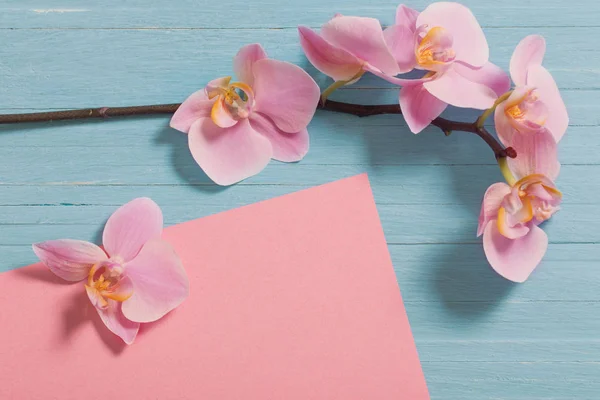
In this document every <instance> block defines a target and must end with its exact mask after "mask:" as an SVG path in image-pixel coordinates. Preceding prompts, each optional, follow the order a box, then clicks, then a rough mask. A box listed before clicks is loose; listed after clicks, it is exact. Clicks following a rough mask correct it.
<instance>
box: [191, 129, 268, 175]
mask: <svg viewBox="0 0 600 400" xmlns="http://www.w3.org/2000/svg"><path fill="white" fill-rule="evenodd" d="M188 143H189V146H190V151H191V153H192V156H193V157H194V159H195V160H196V162H197V163H198V165H200V168H202V169H203V170H204V172H205V173H206V175H208V177H209V178H210V179H212V180H213V181H215V182H216V183H217V184H219V185H232V184H234V183H236V182H239V181H241V180H243V179H246V178H248V177H250V176H252V175H256V174H258V173H259V172H260V171H262V170H263V168H264V167H266V166H267V164H268V163H269V160H270V159H271V156H272V155H273V149H272V147H271V143H270V142H269V140H268V139H267V138H265V137H264V136H262V135H260V134H259V133H257V132H256V131H255V130H254V129H252V127H251V126H250V123H249V122H248V120H247V119H242V120H240V121H239V123H238V124H237V125H235V126H233V127H231V128H226V129H223V128H219V127H218V126H217V125H215V124H214V123H213V122H212V120H211V119H210V118H201V119H199V120H198V121H196V122H195V123H194V125H192V128H191V129H190V134H189V135H188Z"/></svg>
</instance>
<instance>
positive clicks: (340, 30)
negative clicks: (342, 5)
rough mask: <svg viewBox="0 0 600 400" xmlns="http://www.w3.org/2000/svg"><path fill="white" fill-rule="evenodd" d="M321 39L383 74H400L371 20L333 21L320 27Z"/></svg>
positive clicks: (373, 19) (377, 23)
mask: <svg viewBox="0 0 600 400" xmlns="http://www.w3.org/2000/svg"><path fill="white" fill-rule="evenodd" d="M321 36H322V37H323V39H325V40H327V41H328V42H329V43H331V44H332V45H334V46H336V47H339V48H341V49H343V50H346V51H347V52H349V53H350V54H353V55H355V56H356V57H358V58H359V59H361V60H363V61H366V62H368V63H369V64H371V65H373V66H374V67H375V68H377V69H379V70H380V71H382V72H383V73H384V74H388V75H392V76H393V75H397V74H399V73H400V70H399V68H398V64H397V63H396V59H395V58H394V56H393V55H392V53H391V52H390V50H389V49H388V47H387V45H386V43H385V39H384V37H383V30H382V29H381V24H380V23H379V21H378V20H376V19H375V18H364V17H347V16H340V17H336V18H333V19H331V20H330V21H329V22H327V23H326V24H325V25H323V27H322V28H321Z"/></svg>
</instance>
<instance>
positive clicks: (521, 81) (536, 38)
mask: <svg viewBox="0 0 600 400" xmlns="http://www.w3.org/2000/svg"><path fill="white" fill-rule="evenodd" d="M545 53H546V40H545V39H544V37H543V36H540V35H529V36H527V37H526V38H524V39H523V40H521V41H520V42H519V44H518V45H517V47H516V48H515V51H514V52H513V55H512V57H511V59H510V76H511V78H512V80H513V82H514V83H515V85H517V86H525V85H526V84H527V70H528V69H529V67H530V66H533V65H542V61H543V60H544V54H545Z"/></svg>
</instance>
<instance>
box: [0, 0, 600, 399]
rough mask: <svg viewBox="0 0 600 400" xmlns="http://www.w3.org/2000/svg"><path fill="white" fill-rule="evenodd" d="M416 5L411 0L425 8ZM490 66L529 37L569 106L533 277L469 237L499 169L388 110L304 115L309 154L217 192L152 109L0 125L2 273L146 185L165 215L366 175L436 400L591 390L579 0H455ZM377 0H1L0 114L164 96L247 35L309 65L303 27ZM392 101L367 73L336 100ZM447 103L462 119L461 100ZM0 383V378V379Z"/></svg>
mask: <svg viewBox="0 0 600 400" xmlns="http://www.w3.org/2000/svg"><path fill="white" fill-rule="evenodd" d="M427 3H428V2H427V1H423V0H416V1H413V2H411V3H410V4H409V5H411V6H413V7H415V8H423V7H424V6H425V5H426V4H427ZM464 3H465V4H466V5H468V6H470V7H471V8H472V9H473V11H474V13H475V14H476V15H477V17H478V18H479V20H480V21H481V23H482V25H483V26H484V30H485V32H486V34H487V37H488V40H489V43H490V46H491V57H492V61H494V62H496V63H497V64H499V65H500V66H502V67H504V68H506V67H507V66H508V60H509V58H510V55H511V53H512V50H513V48H514V46H515V45H516V43H517V42H518V41H519V40H520V39H521V38H522V37H524V36H525V35H528V34H531V33H540V34H543V35H545V36H546V38H547V40H548V52H547V56H546V60H545V65H546V66H547V67H548V69H549V70H550V71H551V72H552V73H553V74H554V76H555V78H556V80H557V82H558V85H559V87H560V88H561V89H562V93H563V97H564V98H565V101H566V103H567V107H568V109H569V112H570V116H571V124H570V128H569V131H568V133H567V135H566V137H565V139H564V140H563V141H562V142H561V144H560V157H561V161H562V164H563V168H562V172H561V177H560V179H559V185H560V187H561V189H562V190H563V192H564V193H565V201H564V206H563V209H562V210H561V211H560V212H559V213H558V214H557V215H556V216H555V217H554V218H553V219H552V221H550V222H549V223H547V224H546V226H545V229H546V231H547V232H548V235H549V237H550V241H551V244H550V246H549V250H548V253H547V255H546V257H545V259H544V261H543V263H542V265H541V266H540V267H539V268H538V270H537V271H536V272H535V273H534V275H533V276H532V277H531V279H530V280H529V281H528V282H527V283H526V284H523V285H515V284H511V283H509V282H506V281H504V280H503V279H501V278H499V277H498V276H496V275H495V274H494V273H493V272H492V271H491V269H490V268H489V266H488V265H487V263H486V261H485V258H484V255H483V251H482V248H481V243H480V240H479V239H477V238H476V237H475V230H476V224H477V215H478V213H479V203H480V200H481V197H482V195H483V192H484V191H485V189H486V188H487V186H488V185H489V184H491V183H493V182H495V181H499V180H500V179H501V176H500V173H499V172H498V169H497V167H496V166H495V163H494V160H493V156H492V154H491V152H490V150H489V149H488V148H487V147H486V146H485V145H484V144H483V142H482V141H481V140H480V139H479V138H477V137H475V136H472V135H470V134H468V133H461V132H457V133H455V134H453V135H451V136H450V137H444V135H443V134H441V132H439V131H438V130H436V129H433V128H430V129H427V130H425V131H424V132H423V133H422V134H420V135H418V136H415V135H413V134H411V133H410V132H409V131H408V129H407V128H406V126H405V125H404V123H403V121H402V119H401V118H400V117H398V116H380V117H370V118H364V119H357V118H355V117H352V116H347V115H336V114H330V113H325V112H319V113H317V115H316V117H315V119H314V121H313V122H312V124H311V126H310V133H311V151H310V153H309V154H308V156H307V157H306V158H305V160H303V161H302V162H301V163H299V164H280V163H276V162H272V163H271V164H270V165H269V166H268V167H267V169H266V170H265V171H264V172H263V173H261V174H260V175H258V176H256V177H254V178H251V179H248V180H247V181H244V182H243V183H241V184H239V185H236V186H233V187H230V188H220V187H217V186H215V185H213V184H211V182H210V181H209V180H208V179H207V178H206V176H204V175H203V173H202V172H201V170H200V169H199V168H198V167H197V166H196V164H195V163H194V162H193V159H192V157H191V156H190V154H189V152H188V149H187V141H186V137H185V135H183V134H181V133H178V132H176V131H174V130H171V129H169V128H168V118H167V117H148V118H129V119H113V120H108V121H95V122H86V123H83V122H70V123H46V124H37V125H22V126H0V160H2V161H1V162H0V255H1V257H0V260H1V261H0V271H6V270H9V269H13V268H18V267H20V266H24V265H27V264H30V263H32V262H34V261H35V257H34V255H33V253H32V252H31V250H30V244H31V243H32V242H35V241H41V240H47V239H52V238H61V237H74V238H80V239H87V240H94V241H97V240H98V237H99V232H101V228H102V224H103V222H104V220H105V219H106V218H107V217H108V216H109V215H110V213H111V212H112V211H113V210H114V209H115V207H117V206H118V205H120V204H122V203H124V202H126V201H128V200H130V199H132V198H134V197H137V196H150V197H152V198H154V199H155V200H156V201H157V202H158V203H159V204H160V205H161V207H162V208H163V211H164V214H165V221H166V223H167V224H175V223H178V222H182V221H185V220H188V219H192V218H197V217H202V216H205V215H209V214H213V213H216V212H220V211H224V210H228V209H231V208H234V207H238V206H241V205H244V204H250V203H253V202H256V201H260V200H263V199H268V198H272V197H275V196H278V195H282V194H285V193H290V192H293V191H296V190H299V189H302V188H306V187H310V186H313V185H316V184H320V183H325V182H329V181H332V180H336V179H339V178H343V177H346V176H351V175H354V174H357V173H361V172H368V173H369V176H370V179H371V183H372V186H373V190H374V193H375V198H376V201H377V204H378V209H379V212H380V216H381V219H382V223H383V226H384V230H385V233H386V237H387V239H388V242H389V248H390V252H391V254H392V258H393V260H394V264H395V268H396V272H397V277H398V282H399V284H400V287H401V290H402V293H403V297H404V300H405V302H406V307H407V311H408V315H409V318H410V321H411V324H412V329H413V332H414V335H415V339H416V342H417V347H418V349H419V353H420V355H421V359H422V362H423V368H424V371H425V375H426V378H427V381H428V384H429V387H430V391H431V395H432V399H439V400H442V399H443V400H483V399H495V400H498V399H506V400H509V399H510V400H517V399H518V400H536V399H554V400H573V399H578V400H579V399H598V398H600V283H599V279H598V277H599V274H600V271H599V269H598V268H599V267H600V216H599V215H598V200H597V196H598V195H599V194H600V129H599V125H600V101H599V100H600V53H599V52H598V48H597V40H596V38H597V37H599V36H600V25H599V24H598V15H599V14H600V5H599V3H597V2H595V1H592V0H577V1H575V2H570V3H568V2H565V1H564V0H531V1H522V0H504V1H502V2H496V1H487V0H486V1H482V0H469V1H464ZM395 6H396V3H394V2H392V1H386V0H371V1H368V2H365V1H363V2H360V1H356V0H352V1H349V0H344V1H342V0H304V1H302V2H283V1H280V0H260V1H256V2H248V1H243V0H230V1H227V2H214V1H211V2H208V1H204V0H173V1H168V2H167V1H158V0H105V1H103V2H96V1H91V0H70V1H66V0H62V1H56V0H53V1H50V0H14V1H13V0H3V1H1V2H0V39H1V40H0V112H28V111H37V110H49V109H64V108H79V107H91V106H95V107H100V106H119V105H134V104H151V103H163V102H166V103H168V102H178V101H181V100H183V99H184V98H185V97H186V96H187V95H188V94H189V93H190V92H192V91H194V90H196V89H197V88H199V87H201V86H202V85H203V84H204V83H206V82H207V81H208V80H209V79H212V78H214V77H217V76H222V75H226V74H230V72H231V58H232V56H233V55H234V54H235V52H236V51H237V50H238V48H239V47H241V46H242V45H243V44H247V43H251V42H260V43H262V44H263V45H264V46H265V48H266V49H267V51H268V52H269V54H270V55H271V56H273V57H275V58H279V59H282V60H287V61H291V62H294V63H297V64H299V65H300V66H302V67H305V68H306V69H307V70H308V71H309V72H310V73H311V74H312V75H313V76H314V77H315V79H316V80H317V82H318V83H319V84H320V85H321V86H324V85H326V84H328V82H327V80H326V78H325V77H323V76H322V75H319V74H318V73H317V72H316V71H315V69H314V68H313V67H311V66H310V65H309V64H308V63H307V61H306V60H305V58H304V56H303V54H302V52H301V50H300V47H299V45H298V41H297V34H296V31H295V27H296V26H297V25H299V24H303V25H308V26H312V27H318V26H319V25H320V24H321V23H323V22H324V21H325V20H327V19H328V18H329V17H330V16H331V15H332V14H333V13H335V12H341V13H343V14H349V15H352V14H354V15H364V16H372V17H377V18H380V19H381V20H382V22H383V23H384V24H389V23H391V22H392V21H393V16H394V10H395ZM333 98H334V99H341V100H347V101H354V102H362V103H370V104H375V103H382V102H393V101H395V100H396V99H397V89H394V88H392V87H391V86H390V85H387V84H385V83H383V82H382V81H379V80H376V79H374V78H372V77H367V78H365V79H363V80H361V81H360V82H359V84H357V85H355V86H353V87H350V88H347V89H344V90H342V91H340V92H338V93H336V94H335V95H334V96H333ZM446 115H447V116H449V117H452V118H457V119H464V120H468V119H473V118H474V116H475V114H474V113H473V112H470V111H464V110H455V109H451V110H448V111H447V112H446ZM0 381H1V377H0Z"/></svg>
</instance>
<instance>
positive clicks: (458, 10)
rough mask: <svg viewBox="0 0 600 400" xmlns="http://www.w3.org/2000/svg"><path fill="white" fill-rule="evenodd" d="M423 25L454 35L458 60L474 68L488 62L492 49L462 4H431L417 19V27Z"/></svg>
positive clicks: (475, 20)
mask: <svg viewBox="0 0 600 400" xmlns="http://www.w3.org/2000/svg"><path fill="white" fill-rule="evenodd" d="M422 25H427V26H428V27H430V28H434V27H437V26H439V27H442V28H444V29H446V31H448V32H449V33H450V34H451V35H452V37H453V39H454V41H453V44H452V48H453V49H454V51H455V52H456V60H458V61H463V62H465V63H467V64H470V65H471V66H473V67H482V66H483V65H484V64H485V63H486V62H487V61H488V59H489V56H490V49H489V47H488V43H487V40H486V39H485V35H484V34H483V30H482V29H481V26H480V25H479V22H477V19H476V18H475V16H474V15H473V13H472V12H471V10H469V9H468V8H467V7H465V6H463V5H462V4H458V3H450V2H439V3H433V4H431V5H430V6H428V7H427V8H426V9H425V10H423V12H421V14H419V16H418V17H417V27H419V26H422Z"/></svg>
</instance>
